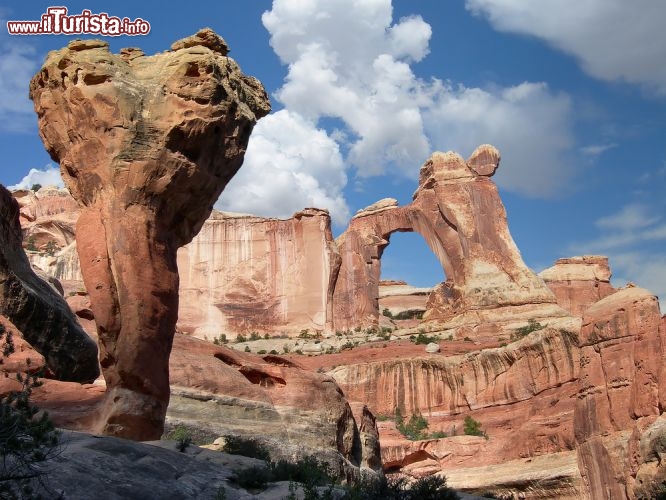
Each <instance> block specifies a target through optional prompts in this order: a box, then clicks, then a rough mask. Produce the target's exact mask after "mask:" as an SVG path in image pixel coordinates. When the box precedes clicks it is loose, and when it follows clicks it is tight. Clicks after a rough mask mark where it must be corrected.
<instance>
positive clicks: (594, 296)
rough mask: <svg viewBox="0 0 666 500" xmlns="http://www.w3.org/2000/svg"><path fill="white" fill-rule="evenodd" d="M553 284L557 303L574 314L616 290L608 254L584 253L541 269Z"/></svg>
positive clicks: (548, 282) (541, 273)
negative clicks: (604, 255)
mask: <svg viewBox="0 0 666 500" xmlns="http://www.w3.org/2000/svg"><path fill="white" fill-rule="evenodd" d="M539 277H540V278H542V279H543V280H544V281H545V282H546V285H548V288H550V289H551V290H552V291H553V293H554V294H555V297H556V298H557V303H558V304H559V305H560V306H561V307H562V308H563V309H566V310H567V311H569V313H570V314H572V315H573V316H582V315H583V311H585V309H587V308H588V307H589V306H591V305H592V304H594V303H595V302H597V301H599V300H601V299H603V298H604V297H607V296H608V295H610V294H611V293H613V292H614V291H615V289H614V288H613V286H612V285H611V284H610V278H611V271H610V267H609V266H608V257H603V256H600V255H585V256H582V257H570V258H567V259H558V260H557V261H556V262H555V265H554V266H553V267H549V268H548V269H545V270H543V271H541V272H540V273H539Z"/></svg>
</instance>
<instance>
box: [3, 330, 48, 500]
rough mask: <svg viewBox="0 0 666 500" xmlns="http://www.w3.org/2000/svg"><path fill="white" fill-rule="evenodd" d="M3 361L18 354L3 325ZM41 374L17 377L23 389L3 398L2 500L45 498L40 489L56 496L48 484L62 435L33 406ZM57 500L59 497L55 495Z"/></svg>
mask: <svg viewBox="0 0 666 500" xmlns="http://www.w3.org/2000/svg"><path fill="white" fill-rule="evenodd" d="M3 339H4V347H3V350H2V354H1V355H0V363H1V362H2V360H3V358H4V357H6V356H9V355H10V354H12V353H13V352H14V343H13V341H12V336H11V334H10V333H9V332H7V331H5V328H4V327H3V326H2V325H0V340H3ZM38 377H39V374H30V373H26V374H17V375H16V380H17V381H18V382H19V384H20V385H21V388H20V389H19V390H16V391H10V392H8V393H7V394H5V395H3V396H0V498H12V499H13V498H41V496H40V495H39V494H37V493H36V491H37V489H38V488H40V489H42V490H43V491H46V492H48V493H49V494H53V493H55V492H52V491H50V489H49V488H48V485H47V484H46V479H47V475H48V468H47V462H48V460H50V459H52V458H54V457H56V456H57V455H58V454H59V452H60V446H59V443H60V433H59V432H58V431H57V430H56V428H55V426H54V425H53V422H51V420H50V419H49V416H48V414H47V413H46V412H44V413H42V414H41V415H39V409H38V408H37V407H35V406H34V405H33V404H32V403H31V402H30V396H31V394H32V391H33V389H34V388H35V387H39V386H40V385H41V382H40V381H39V379H38ZM55 496H57V495H55Z"/></svg>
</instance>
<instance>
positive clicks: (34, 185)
mask: <svg viewBox="0 0 666 500" xmlns="http://www.w3.org/2000/svg"><path fill="white" fill-rule="evenodd" d="M40 189H42V185H41V184H33V185H32V187H31V188H30V190H31V191H34V192H35V193H36V192H37V191H39V190H40Z"/></svg>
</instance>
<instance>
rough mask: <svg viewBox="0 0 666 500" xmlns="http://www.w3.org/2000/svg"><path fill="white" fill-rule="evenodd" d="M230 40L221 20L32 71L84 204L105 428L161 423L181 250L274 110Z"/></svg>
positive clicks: (61, 157) (80, 51)
mask: <svg viewBox="0 0 666 500" xmlns="http://www.w3.org/2000/svg"><path fill="white" fill-rule="evenodd" d="M224 45H225V44H224V42H223V41H222V40H221V38H220V37H219V36H218V35H216V34H215V33H213V32H212V31H210V30H202V31H200V32H199V33H197V34H196V35H194V36H193V37H190V38H188V39H186V40H185V41H182V43H178V42H177V43H176V45H174V47H176V48H175V49H173V50H171V51H167V52H164V53H160V54H156V55H154V56H150V57H148V56H143V55H140V54H139V53H134V52H133V57H129V53H128V52H127V51H126V52H125V53H124V54H121V55H114V54H112V53H111V52H110V51H109V48H108V44H107V43H106V42H103V41H73V42H71V43H70V45H69V46H68V47H66V48H64V49H61V50H58V51H53V52H50V53H49V55H48V57H47V59H46V61H45V63H44V65H43V67H42V69H41V70H40V71H39V72H38V73H37V74H36V75H35V76H34V77H33V79H32V81H31V83H30V97H31V99H32V100H33V102H34V105H35V111H36V112H37V115H38V119H39V131H40V136H41V138H42V140H43V142H44V144H45V146H46V149H47V151H48V152H49V154H50V155H51V157H52V158H53V159H54V160H55V161H57V162H58V163H60V170H61V173H62V176H63V179H64V181H65V185H66V186H67V188H68V189H69V191H70V193H71V194H72V196H73V197H74V199H76V200H77V202H78V203H79V205H80V206H81V215H80V217H79V219H78V222H77V229H76V240H77V246H78V252H79V256H80V260H81V270H82V274H83V278H84V281H85V285H86V288H87V290H88V292H89V294H90V298H91V302H92V309H93V312H94V315H95V320H96V322H97V327H98V334H99V339H100V350H101V352H100V355H101V365H102V370H103V373H104V377H105V379H106V381H107V391H108V394H107V399H106V404H105V407H104V408H103V410H102V411H101V414H100V421H99V430H100V431H102V432H105V433H109V434H115V435H118V436H123V437H128V438H134V439H149V438H154V437H157V436H159V435H160V434H161V432H162V426H163V421H164V416H165V413H166V407H167V404H168V401H169V376H168V359H169V353H170V351H171V343H172V338H173V334H174V328H175V324H176V318H177V313H178V270H177V263H176V252H177V249H178V248H179V247H180V246H182V245H184V244H186V243H189V242H190V241H191V240H192V238H193V237H194V235H196V233H197V232H198V231H199V229H200V228H201V226H202V224H203V223H204V221H205V219H206V217H207V216H208V215H209V214H210V212H211V209H212V205H213V203H214V202H215V200H217V198H218V197H219V195H220V193H221V192H222V190H223V189H224V187H225V185H226V184H227V182H228V181H229V179H231V177H232V176H233V175H234V174H235V173H236V171H237V170H238V168H240V166H241V164H242V162H243V156H244V153H245V148H246V146H247V141H248V139H249V136H250V133H251V131H252V128H253V126H254V124H255V122H256V120H257V119H258V118H260V117H262V116H264V115H265V114H267V113H268V111H269V110H270V105H269V102H268V97H267V95H266V92H265V91H264V89H263V87H262V86H261V84H260V83H259V82H258V81H257V80H256V79H254V78H252V77H248V76H245V75H243V74H242V73H241V72H240V69H239V67H238V65H237V64H236V63H235V62H234V61H233V60H232V59H230V58H228V57H227V56H226V55H225V54H224V53H223V52H224V51H220V47H222V46H224ZM211 47H213V48H211Z"/></svg>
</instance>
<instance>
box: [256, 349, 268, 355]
mask: <svg viewBox="0 0 666 500" xmlns="http://www.w3.org/2000/svg"><path fill="white" fill-rule="evenodd" d="M257 354H266V349H259V350H258V351H257Z"/></svg>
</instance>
